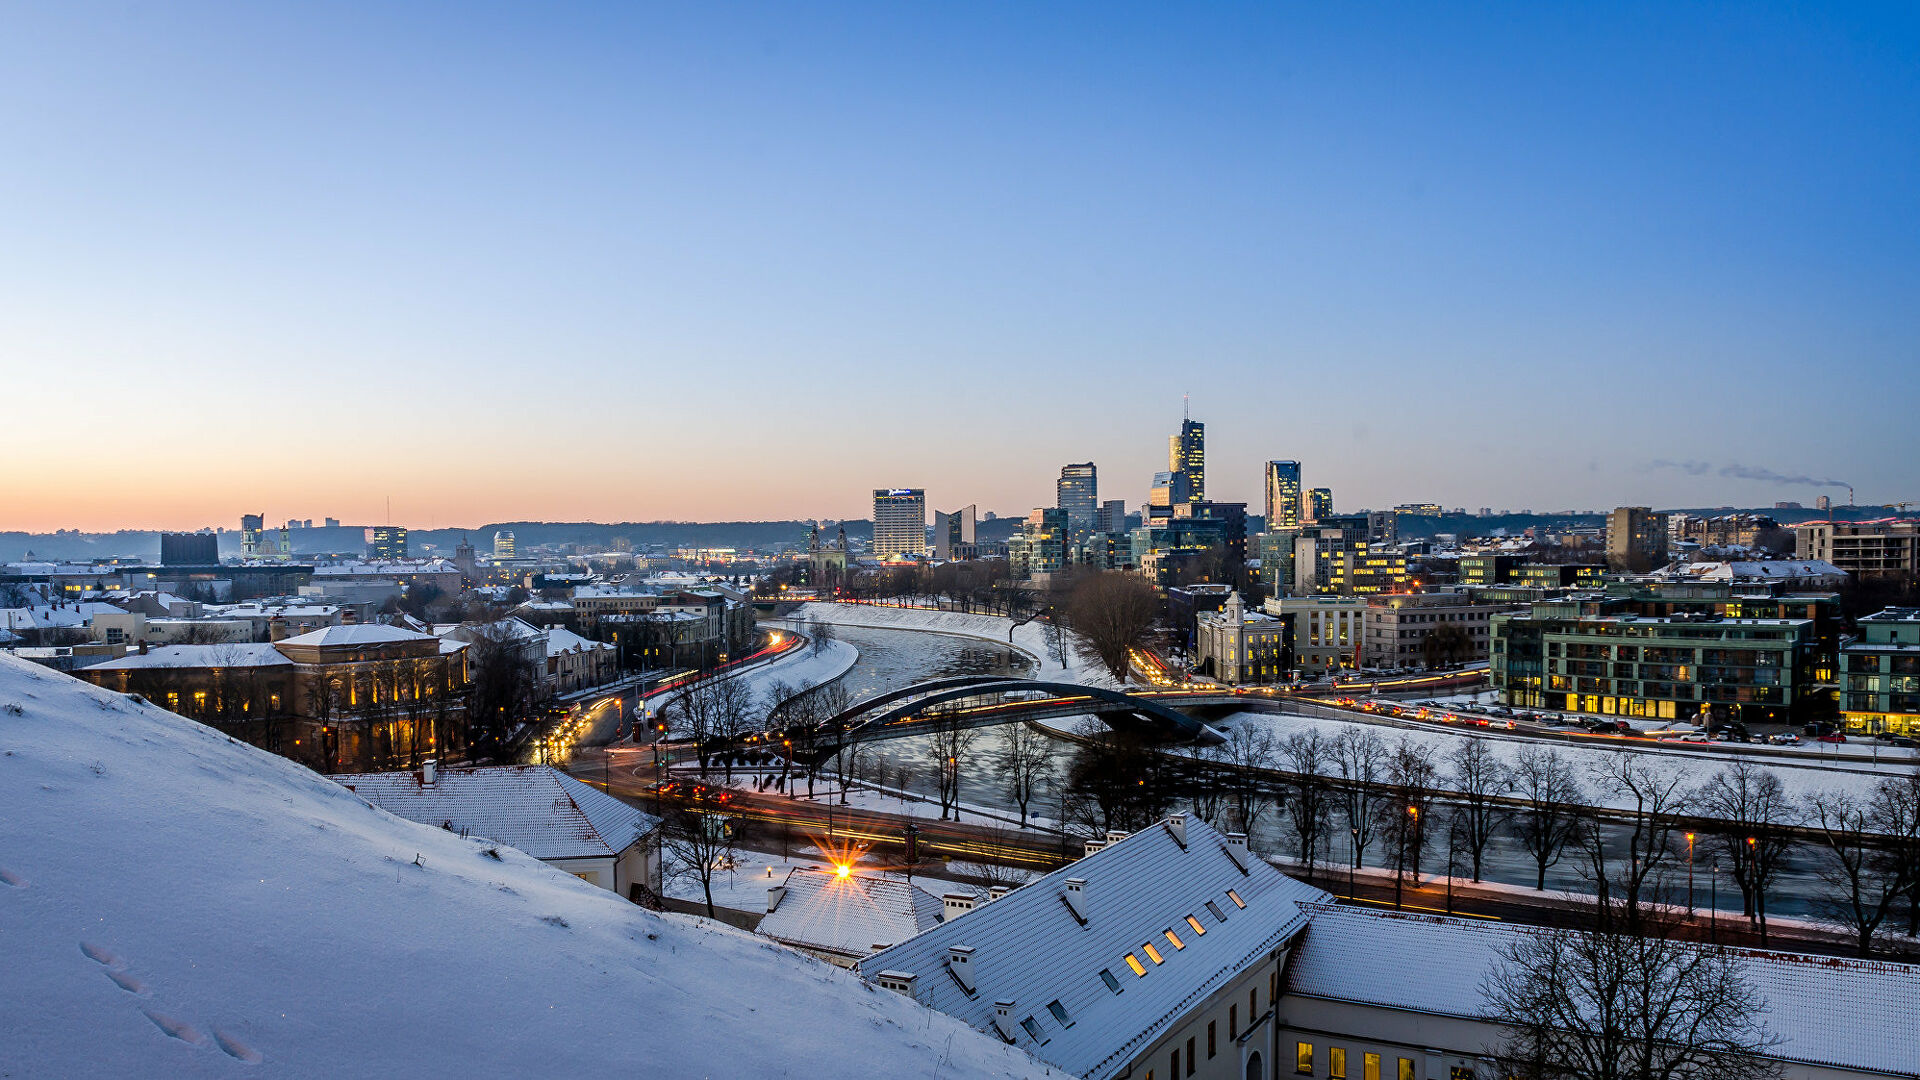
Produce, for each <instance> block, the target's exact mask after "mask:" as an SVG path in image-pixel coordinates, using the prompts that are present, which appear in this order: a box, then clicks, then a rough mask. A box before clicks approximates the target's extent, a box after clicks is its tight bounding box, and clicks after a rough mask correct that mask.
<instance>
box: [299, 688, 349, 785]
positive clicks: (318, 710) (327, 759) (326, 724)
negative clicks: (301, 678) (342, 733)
mask: <svg viewBox="0 0 1920 1080" xmlns="http://www.w3.org/2000/svg"><path fill="white" fill-rule="evenodd" d="M340 689H341V687H340V677H339V676H338V675H332V674H327V673H323V672H321V671H319V670H315V671H314V672H313V674H312V675H310V676H309V677H308V678H307V686H306V697H307V702H306V704H307V716H308V717H309V718H311V719H312V720H313V722H314V723H317V724H319V725H320V760H321V762H322V764H323V768H322V769H321V771H322V772H332V771H333V769H334V765H335V760H334V759H335V756H336V755H337V754H338V752H339V747H340V740H339V736H338V735H337V734H336V733H335V732H334V730H333V711H334V709H335V708H336V707H337V706H338V705H339V704H340Z"/></svg>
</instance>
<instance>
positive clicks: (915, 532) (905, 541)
mask: <svg viewBox="0 0 1920 1080" xmlns="http://www.w3.org/2000/svg"><path fill="white" fill-rule="evenodd" d="M873 553H874V555H875V556H876V557H878V558H882V559H890V558H892V557H894V556H895V555H925V554H926V553H927V492H926V489H925V488H874V489H873Z"/></svg>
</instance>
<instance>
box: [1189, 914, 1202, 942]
mask: <svg viewBox="0 0 1920 1080" xmlns="http://www.w3.org/2000/svg"><path fill="white" fill-rule="evenodd" d="M1187 925H1188V926H1191V927H1193V933H1194V936H1195V937H1199V936H1201V935H1203V934H1205V933H1206V932H1207V928H1206V927H1204V926H1201V925H1200V920H1199V919H1196V918H1194V917H1193V916H1191V915H1189V916H1187Z"/></svg>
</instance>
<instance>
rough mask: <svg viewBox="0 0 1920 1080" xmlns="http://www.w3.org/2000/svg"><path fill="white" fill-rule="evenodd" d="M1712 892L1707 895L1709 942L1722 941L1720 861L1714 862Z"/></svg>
mask: <svg viewBox="0 0 1920 1080" xmlns="http://www.w3.org/2000/svg"><path fill="white" fill-rule="evenodd" d="M1712 870H1713V873H1712V877H1711V880H1712V882H1713V885H1712V891H1710V892H1709V893H1708V894H1707V897H1708V899H1707V905H1708V906H1707V940H1708V941H1712V942H1715V943H1718V942H1719V940H1720V860H1719V859H1715V860H1713V867H1712Z"/></svg>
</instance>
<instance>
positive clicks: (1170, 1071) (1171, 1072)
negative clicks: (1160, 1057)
mask: <svg viewBox="0 0 1920 1080" xmlns="http://www.w3.org/2000/svg"><path fill="white" fill-rule="evenodd" d="M1167 1075H1168V1076H1169V1077H1174V1078H1175V1080H1177V1078H1178V1077H1179V1075H1180V1048H1179V1047H1177V1046H1176V1047H1174V1048H1173V1056H1172V1057H1171V1058H1169V1059H1168V1061H1167Z"/></svg>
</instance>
